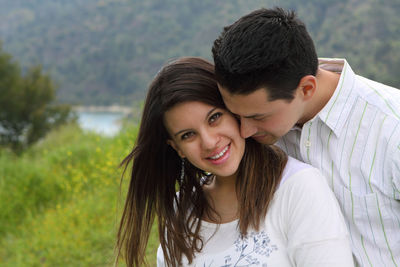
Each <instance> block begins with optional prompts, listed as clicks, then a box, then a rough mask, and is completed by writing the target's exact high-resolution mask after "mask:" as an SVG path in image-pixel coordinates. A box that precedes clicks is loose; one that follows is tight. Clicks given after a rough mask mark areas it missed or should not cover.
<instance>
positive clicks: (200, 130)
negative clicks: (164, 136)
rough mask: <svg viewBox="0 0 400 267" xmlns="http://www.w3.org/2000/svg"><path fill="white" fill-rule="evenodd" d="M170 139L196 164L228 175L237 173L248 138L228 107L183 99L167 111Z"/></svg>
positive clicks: (178, 149)
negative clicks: (245, 138) (241, 135)
mask: <svg viewBox="0 0 400 267" xmlns="http://www.w3.org/2000/svg"><path fill="white" fill-rule="evenodd" d="M164 123H165V126H166V128H167V131H168V133H169V135H170V137H171V139H170V140H168V143H169V144H170V145H171V146H172V147H173V148H174V149H175V150H176V151H177V152H178V154H179V156H180V157H182V158H186V159H187V160H189V161H190V162H191V163H192V164H193V165H194V166H196V167H197V168H199V169H201V170H204V171H208V172H211V173H213V174H215V175H217V176H221V177H225V176H231V175H233V174H235V173H236V171H237V169H238V167H239V164H240V161H241V160H242V157H243V153H244V148H245V140H244V139H243V138H242V137H240V132H239V125H238V122H237V121H236V119H235V118H234V117H233V116H232V114H231V113H229V111H227V110H225V109H221V108H216V107H214V106H210V105H208V104H205V103H202V102H184V103H180V104H178V105H176V106H174V107H172V108H171V109H170V110H168V111H167V112H166V113H165V116H164Z"/></svg>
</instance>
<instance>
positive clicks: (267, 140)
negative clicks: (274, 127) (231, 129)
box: [251, 135, 279, 145]
mask: <svg viewBox="0 0 400 267" xmlns="http://www.w3.org/2000/svg"><path fill="white" fill-rule="evenodd" d="M251 138H253V139H254V140H256V141H257V142H259V143H261V144H265V145H273V144H275V143H276V141H278V139H279V138H278V137H276V136H271V135H257V136H252V137H251Z"/></svg>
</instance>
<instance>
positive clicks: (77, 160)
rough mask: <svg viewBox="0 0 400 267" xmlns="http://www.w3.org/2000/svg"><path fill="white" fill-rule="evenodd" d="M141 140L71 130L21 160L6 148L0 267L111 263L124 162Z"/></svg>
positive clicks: (1, 169)
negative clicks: (134, 144) (121, 166)
mask: <svg viewBox="0 0 400 267" xmlns="http://www.w3.org/2000/svg"><path fill="white" fill-rule="evenodd" d="M135 136H136V128H135V127H127V129H126V130H124V131H123V132H121V134H119V135H118V136H116V137H114V138H106V137H101V136H98V135H95V134H91V133H84V132H82V131H81V130H80V129H79V128H78V127H77V126H76V125H68V126H65V127H63V128H61V129H59V130H57V131H54V132H52V133H51V134H50V135H48V136H47V137H46V139H45V140H43V141H42V142H40V143H39V144H37V145H35V146H34V147H32V148H30V149H29V150H28V151H26V152H25V153H24V154H23V155H21V156H20V157H16V156H14V155H13V154H12V153H10V152H8V151H5V150H1V151H0V266H10V267H11V266H12V267H16V266H112V265H113V262H114V244H115V234H116V230H117V227H118V223H119V219H120V214H121V211H122V208H123V201H124V198H125V191H126V188H127V183H128V179H124V183H123V184H122V187H120V181H121V172H122V169H121V168H118V164H119V163H120V162H121V161H122V159H123V157H124V156H125V155H127V154H128V152H129V151H130V149H131V148H132V146H133V143H134V140H135ZM156 235H157V233H156V231H155V230H154V231H153V232H152V235H151V237H150V240H149V245H148V250H147V256H148V259H149V264H150V266H155V264H156V257H155V256H156V250H157V246H158V239H157V236H156ZM121 266H123V264H121Z"/></svg>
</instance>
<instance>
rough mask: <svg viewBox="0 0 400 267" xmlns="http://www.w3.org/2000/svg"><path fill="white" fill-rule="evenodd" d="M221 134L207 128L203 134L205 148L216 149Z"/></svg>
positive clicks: (202, 140) (202, 141)
mask: <svg viewBox="0 0 400 267" xmlns="http://www.w3.org/2000/svg"><path fill="white" fill-rule="evenodd" d="M219 139H220V137H219V135H218V134H217V133H216V132H213V131H211V130H206V131H204V132H203V133H202V134H201V145H202V147H203V149H207V150H210V149H214V148H215V147H216V146H217V144H218V142H219Z"/></svg>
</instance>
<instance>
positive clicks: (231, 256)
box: [196, 231, 278, 267]
mask: <svg viewBox="0 0 400 267" xmlns="http://www.w3.org/2000/svg"><path fill="white" fill-rule="evenodd" d="M276 250H278V247H277V246H276V245H272V244H271V240H270V238H269V237H268V235H267V234H266V233H265V231H261V232H250V233H249V234H248V235H247V236H242V237H239V238H238V239H237V240H236V241H235V243H234V246H233V247H231V248H230V249H228V250H227V251H224V252H222V253H219V254H217V255H215V256H214V257H213V256H211V257H210V255H208V257H207V259H205V260H204V261H203V262H202V263H200V264H196V266H202V267H214V266H218V267H248V266H262V267H267V266H268V265H267V262H266V260H267V258H269V256H270V255H271V253H273V252H274V251H276Z"/></svg>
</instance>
